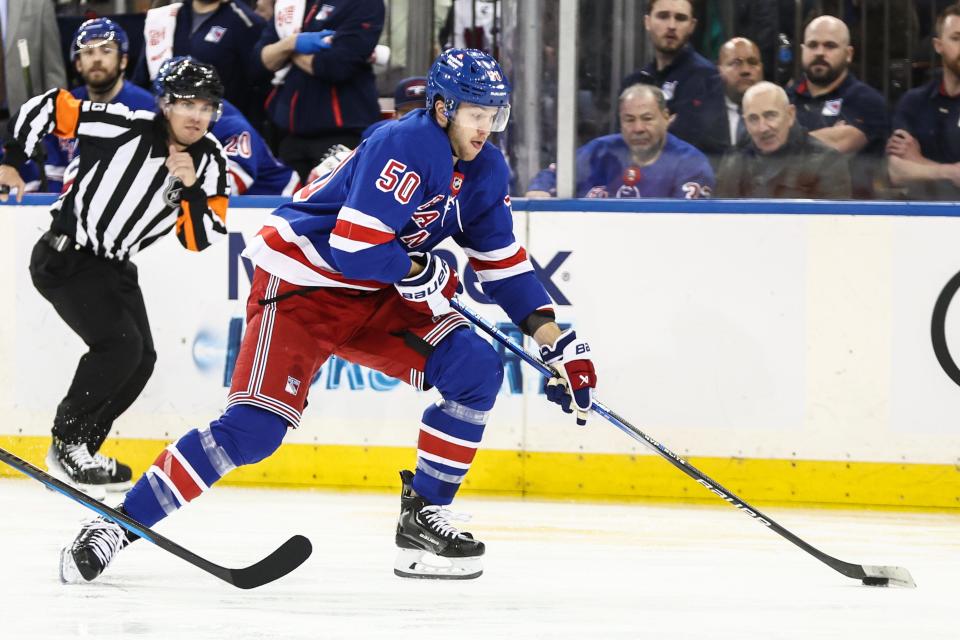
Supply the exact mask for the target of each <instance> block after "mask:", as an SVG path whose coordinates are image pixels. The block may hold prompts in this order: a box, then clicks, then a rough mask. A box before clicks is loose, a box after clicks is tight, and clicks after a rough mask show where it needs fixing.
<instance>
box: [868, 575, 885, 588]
mask: <svg viewBox="0 0 960 640" xmlns="http://www.w3.org/2000/svg"><path fill="white" fill-rule="evenodd" d="M863 584H865V585H867V586H868V587H885V586H887V585H889V584H890V578H876V577H874V576H867V577H866V578H864V579H863Z"/></svg>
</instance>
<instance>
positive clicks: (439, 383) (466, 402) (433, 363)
mask: <svg viewBox="0 0 960 640" xmlns="http://www.w3.org/2000/svg"><path fill="white" fill-rule="evenodd" d="M426 377H427V381H428V382H429V383H430V384H432V385H433V386H434V387H436V388H437V390H438V391H439V392H440V395H442V396H443V398H444V399H445V400H450V401H453V402H456V403H458V404H460V405H463V406H466V407H469V408H471V409H476V410H480V411H488V410H490V409H491V408H493V404H494V402H495V401H496V398H497V392H498V391H500V385H501V383H502V382H503V362H502V361H501V360H500V356H499V355H498V354H497V352H496V350H495V349H494V348H493V347H492V346H490V343H489V342H487V341H486V340H484V339H483V338H481V337H480V336H478V335H477V334H475V333H474V332H472V331H470V330H469V329H458V330H456V331H454V332H453V333H451V334H450V335H449V336H447V337H446V338H444V339H443V341H441V342H440V344H439V345H437V348H436V349H435V350H434V352H433V353H432V354H431V355H430V357H429V358H428V359H427V367H426Z"/></svg>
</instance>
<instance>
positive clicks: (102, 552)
mask: <svg viewBox="0 0 960 640" xmlns="http://www.w3.org/2000/svg"><path fill="white" fill-rule="evenodd" d="M82 526H83V529H84V533H83V535H82V536H81V538H80V540H79V545H78V546H86V547H89V549H90V550H91V551H93V554H94V555H95V556H96V557H97V560H99V561H100V562H101V563H102V564H103V566H104V567H106V566H107V565H108V564H109V563H110V561H111V560H112V559H113V556H115V555H117V553H118V552H119V551H120V549H123V547H125V546H126V535H125V534H124V530H123V528H122V527H121V526H120V525H118V524H116V523H113V522H110V521H109V520H106V519H104V518H94V519H93V520H88V521H87V522H84V523H83V525H82Z"/></svg>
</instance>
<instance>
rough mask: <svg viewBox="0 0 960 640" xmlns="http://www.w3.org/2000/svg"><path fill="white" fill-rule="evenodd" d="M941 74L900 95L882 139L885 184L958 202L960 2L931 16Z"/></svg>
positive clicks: (919, 195) (925, 196) (918, 195)
mask: <svg viewBox="0 0 960 640" xmlns="http://www.w3.org/2000/svg"><path fill="white" fill-rule="evenodd" d="M933 47H934V49H935V50H936V52H937V54H938V55H939V56H940V58H941V59H942V61H943V74H942V76H941V77H938V78H934V79H933V80H931V81H930V82H928V83H927V84H925V85H923V86H920V87H917V88H916V89H911V90H910V91H908V92H907V93H905V94H904V95H903V97H902V98H901V99H900V103H899V104H898V105H897V109H896V111H895V112H894V115H893V128H894V132H893V135H892V136H891V137H890V140H889V141H888V142H887V162H888V165H887V170H888V173H889V176H890V182H891V183H893V184H894V185H896V186H906V187H907V188H908V195H909V196H910V197H911V198H914V199H918V200H960V4H954V5H952V6H949V7H947V8H946V9H944V10H943V11H942V12H941V13H940V15H939V16H938V17H937V24H936V35H935V37H934V38H933Z"/></svg>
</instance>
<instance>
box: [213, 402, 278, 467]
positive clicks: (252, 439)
mask: <svg viewBox="0 0 960 640" xmlns="http://www.w3.org/2000/svg"><path fill="white" fill-rule="evenodd" d="M286 433H287V421H286V420H285V419H283V418H281V417H280V416H279V415H277V414H276V413H273V412H272V411H268V410H266V409H262V408H260V407H256V406H253V405H249V404H235V405H232V406H230V407H229V408H227V410H226V411H225V412H224V414H223V415H222V416H220V418H219V419H217V420H214V421H213V422H211V423H210V434H211V435H212V436H213V439H214V440H215V441H216V443H217V445H218V446H220V447H222V448H223V451H224V453H226V455H227V456H228V457H229V458H230V460H231V461H232V462H233V464H234V465H236V466H238V467H239V466H241V465H245V464H254V463H255V462H260V461H261V460H263V459H264V458H266V457H268V456H269V455H270V454H272V453H273V452H274V451H276V450H277V449H278V448H279V447H280V443H281V442H283V437H284V436H285V435H286Z"/></svg>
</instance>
